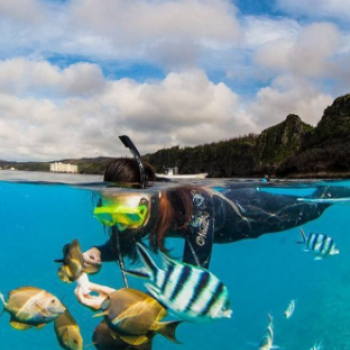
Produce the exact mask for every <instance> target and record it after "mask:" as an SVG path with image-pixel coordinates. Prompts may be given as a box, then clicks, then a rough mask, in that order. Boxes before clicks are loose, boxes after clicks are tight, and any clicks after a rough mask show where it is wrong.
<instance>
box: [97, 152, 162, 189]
mask: <svg viewBox="0 0 350 350" xmlns="http://www.w3.org/2000/svg"><path fill="white" fill-rule="evenodd" d="M143 165H144V168H145V174H146V181H155V179H156V173H155V170H154V168H153V167H152V166H151V164H149V163H148V162H143ZM103 180H104V181H107V182H125V183H128V182H131V183H134V182H135V183H139V182H140V169H139V166H138V164H137V161H136V160H135V159H134V158H118V159H114V160H113V161H112V162H111V163H109V164H108V165H107V168H106V170H105V173H104V177H103Z"/></svg>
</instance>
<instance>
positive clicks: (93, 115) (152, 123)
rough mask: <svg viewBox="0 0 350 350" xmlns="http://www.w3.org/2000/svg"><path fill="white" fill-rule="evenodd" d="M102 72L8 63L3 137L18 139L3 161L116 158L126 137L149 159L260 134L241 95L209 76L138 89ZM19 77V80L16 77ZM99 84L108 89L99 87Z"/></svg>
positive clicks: (177, 76) (1, 106) (196, 73)
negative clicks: (165, 151) (244, 111)
mask: <svg viewBox="0 0 350 350" xmlns="http://www.w3.org/2000/svg"><path fill="white" fill-rule="evenodd" d="M16 67H17V69H16ZM97 68H98V67H97V66H95V65H92V64H89V65H85V64H84V65H82V64H80V63H78V64H75V65H72V66H69V67H67V68H66V69H64V70H60V69H58V68H57V67H55V66H53V65H50V64H49V63H47V62H30V61H29V62H28V61H26V60H24V59H15V60H12V61H6V62H1V63H0V87H2V93H0V115H1V119H0V120H1V123H2V126H3V128H2V130H5V131H6V135H11V138H9V137H7V140H6V142H7V143H6V145H5V146H4V147H3V148H2V152H3V153H2V154H1V156H2V157H5V158H7V159H8V158H13V157H15V158H16V157H17V158H19V159H21V158H22V157H23V158H25V157H27V156H28V155H29V153H28V152H30V153H31V156H32V159H42V160H53V159H57V158H65V157H82V156H98V155H100V154H104V155H111V156H112V155H116V154H118V153H120V152H125V150H123V147H122V145H120V144H118V141H117V136H118V135H120V134H130V135H134V136H135V140H138V142H137V143H138V144H139V143H141V144H142V141H140V142H139V140H145V141H144V142H145V145H143V148H142V152H150V151H155V150H156V149H159V148H160V147H166V146H169V145H170V144H172V143H176V144H177V143H178V144H180V145H195V144H198V143H203V142H206V141H207V142H212V141H214V140H220V139H222V138H227V137H232V136H234V135H239V134H242V133H245V130H246V129H247V128H249V129H251V128H252V127H254V123H253V122H252V121H251V120H249V118H246V119H242V118H241V115H240V112H239V98H238V96H237V95H236V94H235V93H234V92H232V91H231V90H230V89H229V88H228V87H227V86H226V85H225V84H223V83H218V84H214V83H213V82H211V81H210V80H209V79H208V77H207V76H206V74H205V73H204V72H203V71H200V70H191V71H186V72H182V73H170V74H168V75H167V76H166V77H165V78H164V79H163V80H160V81H150V82H145V83H138V82H136V81H134V80H131V79H121V80H114V81H111V80H109V81H107V80H103V78H101V77H100V73H99V70H98V69H97ZM81 69H82V70H83V71H82V72H81ZM85 70H87V73H85ZM12 71H17V72H18V74H19V76H18V77H15V78H13V76H12V74H11V72H12ZM28 72H31V73H30V74H28ZM89 72H90V75H91V76H92V78H91V79H89V78H85V80H86V82H85V83H84V84H82V85H80V84H78V86H77V84H76V82H79V81H80V74H83V75H84V76H85V77H89ZM43 76H45V77H47V79H46V80H45V79H42V77H43ZM96 77H97V78H98V79H97V81H100V86H102V87H103V88H96V89H93V88H92V86H94V84H92V83H91V81H92V82H94V81H95V80H96ZM11 78H13V80H11ZM101 79H102V81H101ZM23 82H25V84H23ZM6 86H11V90H10V89H7V90H6V89H5V87H6ZM45 89H51V95H50V98H44V97H43V96H42V91H44V90H45ZM155 135H157V137H155ZM169 135H171V136H169Z"/></svg>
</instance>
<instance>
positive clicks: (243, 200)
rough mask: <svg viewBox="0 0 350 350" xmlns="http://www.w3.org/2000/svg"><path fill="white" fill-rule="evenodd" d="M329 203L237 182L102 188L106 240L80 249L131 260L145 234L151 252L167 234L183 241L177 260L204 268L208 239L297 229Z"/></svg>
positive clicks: (93, 259)
mask: <svg viewBox="0 0 350 350" xmlns="http://www.w3.org/2000/svg"><path fill="white" fill-rule="evenodd" d="M132 145H133V144H132ZM133 147H134V146H133ZM132 161H133V162H135V160H130V163H131V162H132ZM117 162H118V160H116V161H115V163H117ZM138 163H139V162H138ZM136 164H137V163H136ZM114 166H116V164H114ZM144 168H145V167H144ZM134 170H135V173H134V174H133V175H135V177H133V179H138V180H140V181H142V180H141V179H142V178H143V179H145V176H140V174H141V175H142V169H141V168H139V169H137V168H134ZM136 171H138V174H139V176H138V177H137V174H136ZM106 172H107V171H106ZM108 174H109V177H108V180H109V181H111V180H112V181H114V182H117V181H120V180H119V178H117V177H115V176H113V174H111V173H110V172H109V171H108ZM130 178H131V177H130ZM105 180H106V181H107V178H106V176H105ZM124 180H125V179H124ZM144 181H145V180H144ZM140 187H142V188H144V187H145V184H144V183H141V184H140ZM344 190H347V193H346V194H345V196H347V197H349V196H350V190H349V189H341V188H330V187H322V186H321V187H319V188H317V189H316V190H315V191H314V193H313V194H312V195H311V196H309V197H308V198H315V199H317V198H324V197H329V196H332V198H339V197H341V196H344V192H343V191H344ZM330 205H331V204H329V203H318V202H317V201H299V200H298V197H295V196H289V195H277V194H272V193H268V192H265V191H259V189H257V188H256V186H255V185H253V186H252V185H251V184H242V183H239V184H237V185H236V186H232V185H231V186H230V187H228V188H222V189H220V192H219V191H216V190H213V189H211V188H207V187H199V186H188V185H186V186H176V187H172V188H168V189H166V190H161V191H156V192H154V191H153V192H151V191H142V190H138V191H133V192H130V191H128V192H125V191H124V192H120V191H119V192H112V191H106V193H104V194H103V195H102V199H101V203H100V205H99V206H98V207H97V208H96V209H95V212H94V214H95V216H96V217H97V218H98V219H99V220H100V221H101V222H102V223H103V224H104V225H106V226H108V227H110V239H109V240H108V241H107V242H106V243H105V244H104V245H101V246H95V247H93V248H91V249H90V250H88V251H87V252H85V253H84V260H85V261H86V262H87V263H89V264H101V261H115V260H119V261H121V257H124V256H128V257H130V258H132V259H133V258H135V257H136V244H135V243H136V242H138V241H141V240H142V239H143V238H145V237H148V239H149V243H150V246H151V248H153V250H154V251H157V250H161V251H163V252H164V251H167V248H166V246H165V239H166V238H168V237H173V238H182V239H184V241H185V246H184V253H183V262H186V263H189V264H194V265H199V266H202V267H205V268H208V266H209V263H210V258H211V253H212V246H213V244H214V243H231V242H235V241H238V240H241V239H247V238H257V237H259V236H261V235H263V234H267V233H274V232H280V231H284V230H287V229H290V228H293V227H297V226H300V225H303V224H305V223H306V222H309V221H311V220H315V219H317V218H318V217H319V216H320V215H321V214H322V213H323V212H324V210H325V209H326V208H328V207H329V206H330Z"/></svg>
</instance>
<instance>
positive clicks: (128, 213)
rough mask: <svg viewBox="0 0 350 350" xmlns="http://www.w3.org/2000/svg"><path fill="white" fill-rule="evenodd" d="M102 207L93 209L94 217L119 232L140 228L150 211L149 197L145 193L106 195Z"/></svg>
mask: <svg viewBox="0 0 350 350" xmlns="http://www.w3.org/2000/svg"><path fill="white" fill-rule="evenodd" d="M101 204H102V205H101V206H99V207H97V208H95V210H94V214H95V216H96V217H97V218H98V219H99V220H100V221H101V222H102V223H103V224H105V225H107V226H114V225H116V226H117V227H118V229H119V231H124V230H126V229H128V228H138V227H142V226H143V225H144V224H145V223H146V222H147V220H148V218H149V215H150V210H151V196H150V194H149V193H145V192H119V193H107V194H104V195H103V196H102V203H101Z"/></svg>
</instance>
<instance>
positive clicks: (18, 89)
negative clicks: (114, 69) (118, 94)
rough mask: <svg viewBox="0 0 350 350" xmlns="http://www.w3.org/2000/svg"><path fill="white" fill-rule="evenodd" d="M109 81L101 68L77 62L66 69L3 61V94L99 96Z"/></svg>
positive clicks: (0, 87)
mask: <svg viewBox="0 0 350 350" xmlns="http://www.w3.org/2000/svg"><path fill="white" fill-rule="evenodd" d="M105 84H106V82H105V81H104V77H103V74H102V71H101V69H100V67H98V66H97V65H94V64H90V63H77V64H74V65H72V66H69V67H67V68H65V69H63V70H60V69H59V68H57V67H55V66H53V65H51V64H50V63H48V62H46V61H39V62H36V61H29V60H26V59H24V58H16V59H11V60H6V61H0V91H2V92H7V93H10V92H11V93H16V94H17V95H25V96H28V95H31V94H32V93H34V94H36V95H39V94H42V95H50V94H53V96H55V95H56V97H57V95H58V96H59V95H69V96H79V95H87V94H92V93H97V92H99V91H100V90H102V89H103V88H104V86H105Z"/></svg>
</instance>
